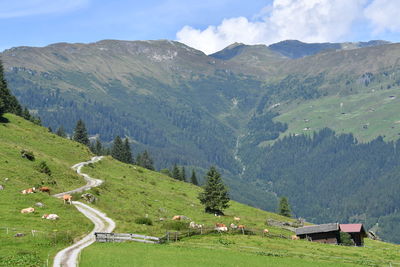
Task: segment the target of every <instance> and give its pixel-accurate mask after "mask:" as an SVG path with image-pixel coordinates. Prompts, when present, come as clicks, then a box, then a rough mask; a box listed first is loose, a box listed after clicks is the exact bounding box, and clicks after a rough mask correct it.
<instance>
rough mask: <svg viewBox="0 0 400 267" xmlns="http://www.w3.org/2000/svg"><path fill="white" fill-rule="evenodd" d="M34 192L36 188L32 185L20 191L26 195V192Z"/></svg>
mask: <svg viewBox="0 0 400 267" xmlns="http://www.w3.org/2000/svg"><path fill="white" fill-rule="evenodd" d="M35 192H36V188H34V187H32V188H28V189H24V190H22V191H21V193H22V194H24V195H26V194H33V193H35Z"/></svg>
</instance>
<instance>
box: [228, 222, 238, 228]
mask: <svg viewBox="0 0 400 267" xmlns="http://www.w3.org/2000/svg"><path fill="white" fill-rule="evenodd" d="M229 227H230V228H231V229H237V228H238V227H237V225H235V224H234V223H231V225H230V226H229Z"/></svg>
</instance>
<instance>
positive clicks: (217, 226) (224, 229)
mask: <svg viewBox="0 0 400 267" xmlns="http://www.w3.org/2000/svg"><path fill="white" fill-rule="evenodd" d="M214 229H215V230H216V231H218V232H219V233H220V232H227V231H228V227H226V225H225V224H223V223H216V224H215V228H214Z"/></svg>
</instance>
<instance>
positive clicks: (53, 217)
mask: <svg viewBox="0 0 400 267" xmlns="http://www.w3.org/2000/svg"><path fill="white" fill-rule="evenodd" d="M42 219H47V220H53V221H54V220H58V219H60V217H59V216H58V215H57V214H45V215H43V216H42Z"/></svg>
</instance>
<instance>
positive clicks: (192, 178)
mask: <svg viewBox="0 0 400 267" xmlns="http://www.w3.org/2000/svg"><path fill="white" fill-rule="evenodd" d="M190 182H191V183H192V184H194V185H199V182H198V181H197V177H196V172H195V171H194V170H192V177H190Z"/></svg>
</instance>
